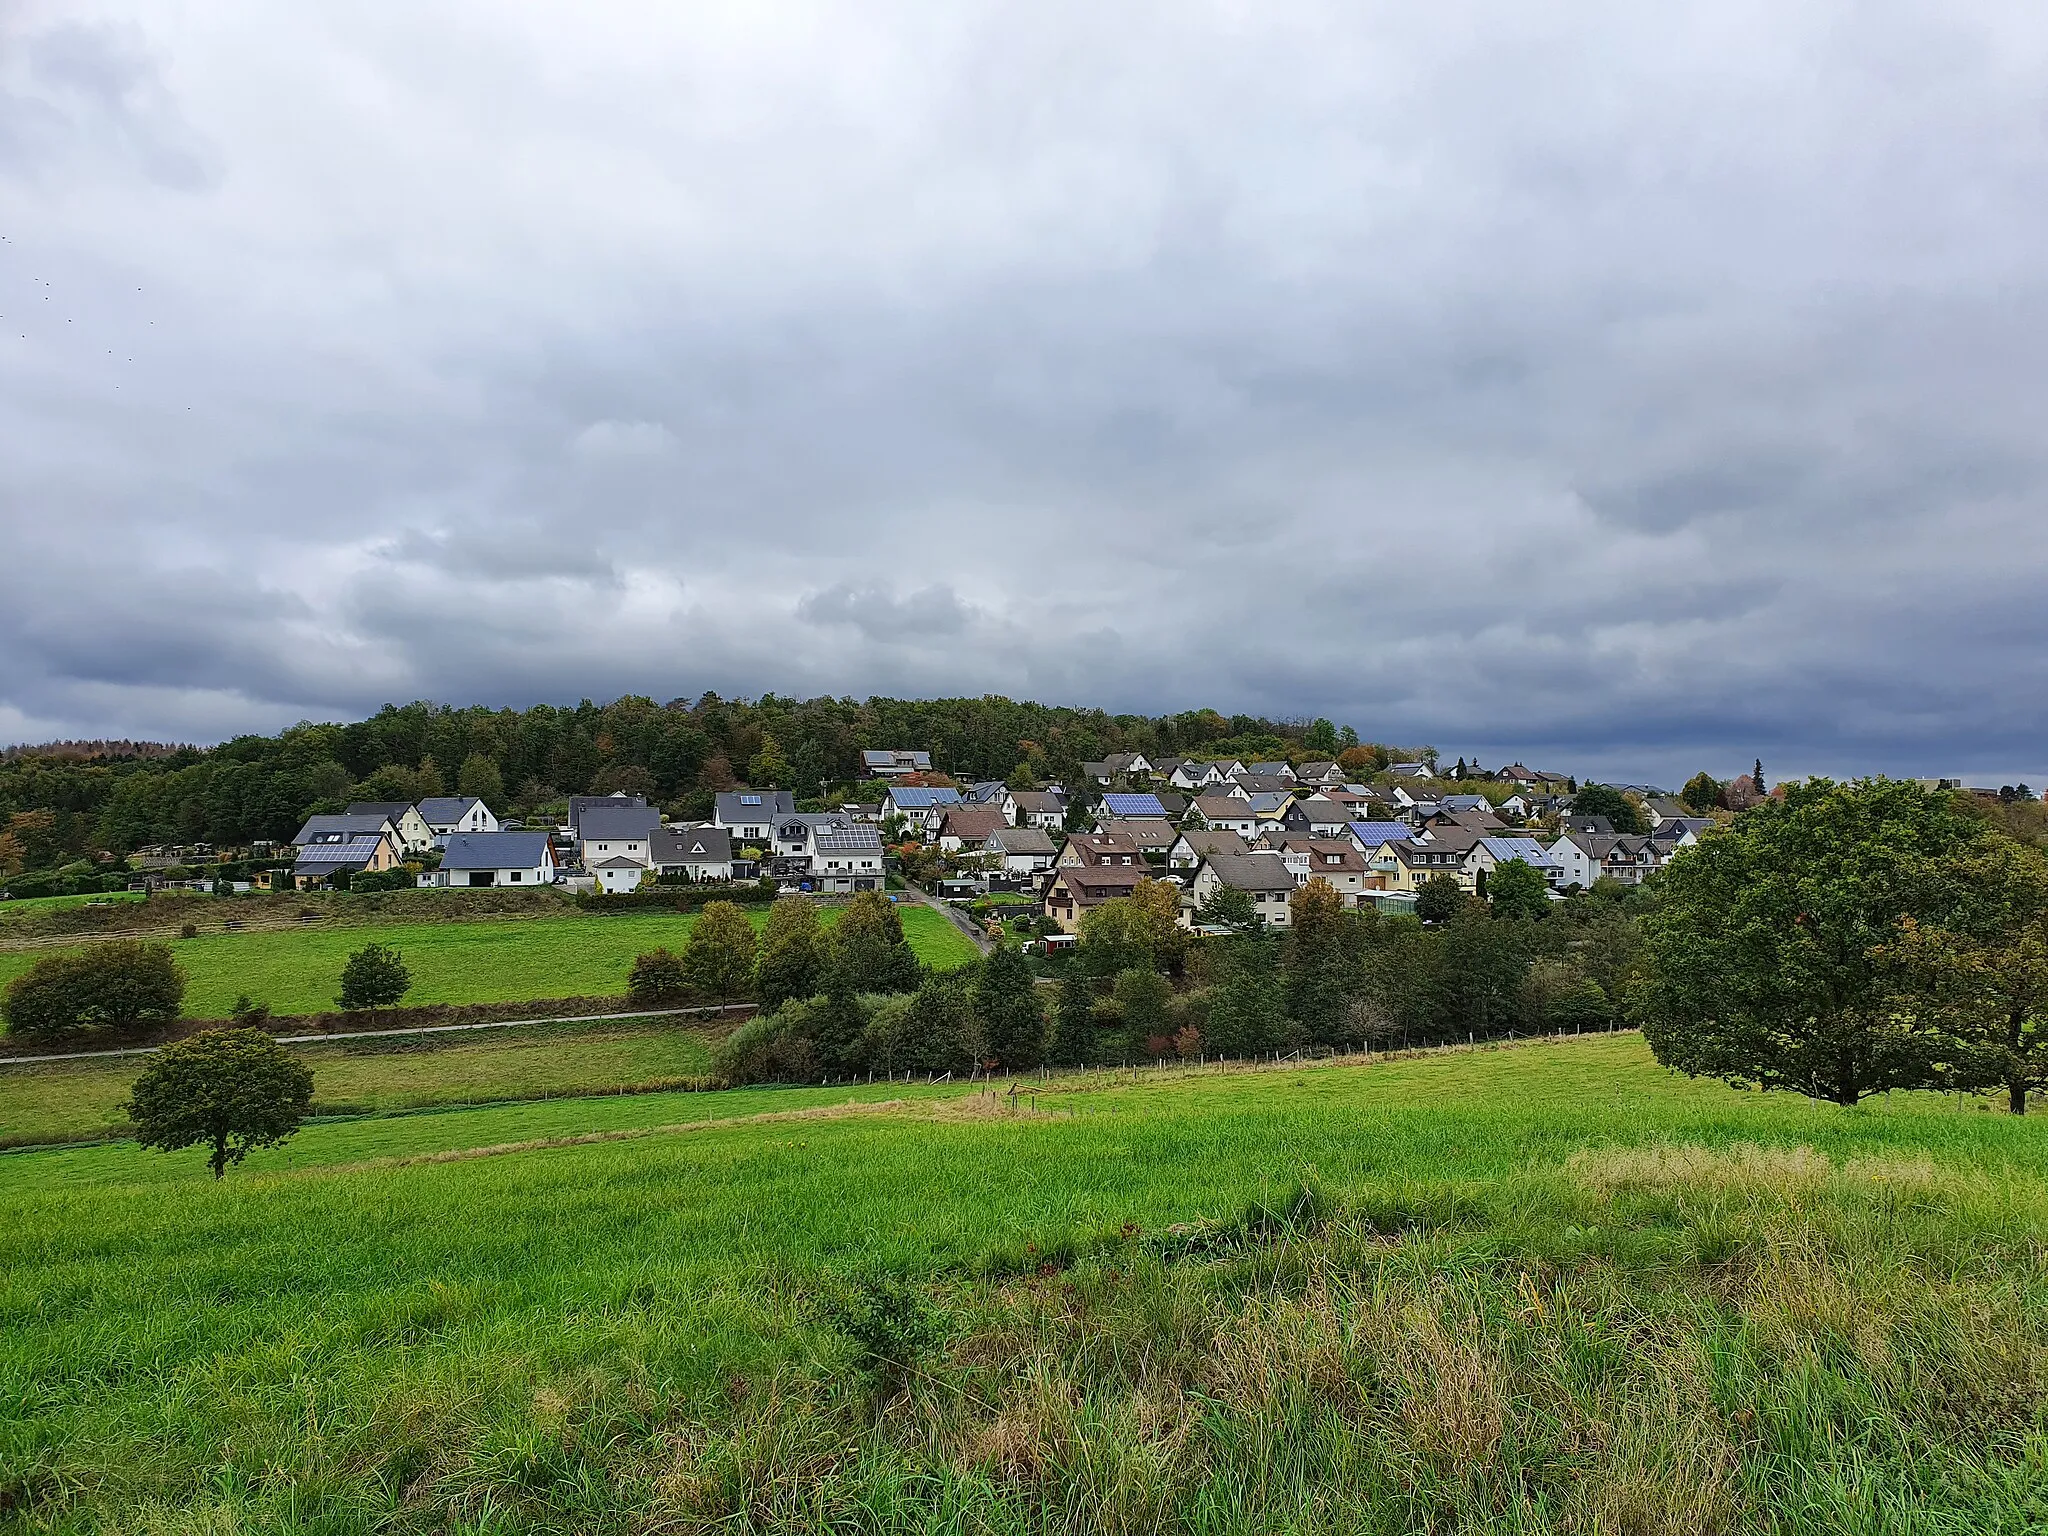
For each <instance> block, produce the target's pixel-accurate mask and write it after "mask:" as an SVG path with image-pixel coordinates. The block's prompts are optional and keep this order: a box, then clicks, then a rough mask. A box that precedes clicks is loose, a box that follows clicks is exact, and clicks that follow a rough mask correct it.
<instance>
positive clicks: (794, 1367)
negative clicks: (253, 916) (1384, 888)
mask: <svg viewBox="0 0 2048 1536" xmlns="http://www.w3.org/2000/svg"><path fill="white" fill-rule="evenodd" d="M317 1091H318V1092H321V1093H325V1092H326V1091H327V1090H326V1089H325V1087H324V1086H322V1087H321V1088H319V1089H318V1090H317ZM1038 1104H1039V1105H1040V1106H1041V1109H1042V1111H1045V1112H1041V1113H1037V1114H1032V1113H1010V1112H1008V1110H1007V1109H1006V1107H1005V1106H1004V1104H1003V1103H1002V1102H1001V1101H999V1100H997V1099H993V1098H990V1097H987V1096H983V1095H979V1094H977V1093H975V1092H974V1091H972V1090H968V1089H963V1088H961V1087H960V1086H959V1085H957V1084H947V1085H939V1086H936V1087H923V1086H918V1087H910V1086H907V1085H902V1084H876V1085H872V1086H870V1087H864V1088H862V1089H860V1090H858V1091H857V1092H849V1091H848V1090H846V1089H844V1088H839V1089H802V1090H770V1089H757V1090H745V1091H737V1092H730V1093H697V1094H647V1095H642V1096H639V1097H634V1098H624V1099H558V1100H553V1101H550V1102H546V1103H537V1104H511V1105H499V1106H492V1107H488V1108H478V1109H463V1110H451V1111H448V1112H445V1113H434V1114H418V1115H409V1116H402V1117H397V1118H388V1119H375V1120H356V1121H347V1122H327V1123H322V1124H318V1125H314V1126H312V1127H309V1128H308V1129H307V1130H305V1131H304V1132H302V1133H301V1134H300V1136H299V1137H298V1138H297V1139H296V1140H295V1141H293V1142H292V1143H290V1144H288V1145H287V1146H286V1147H285V1148H283V1149H280V1150H278V1151H275V1152H266V1153H257V1154H253V1155H252V1156H251V1158H250V1160H249V1162H248V1164H247V1165H246V1166H245V1167H244V1168H243V1169H241V1170H239V1171H237V1172H235V1173H231V1174H230V1175H229V1177H228V1179H227V1180H226V1182H225V1183H223V1184H220V1185H214V1184H213V1183H212V1182H211V1181H210V1180H209V1179H208V1178H207V1177H206V1174H205V1170H204V1167H203V1161H202V1160H201V1159H200V1158H199V1156H198V1154H196V1153H187V1154H182V1155H175V1156H167V1155H163V1154H153V1153H144V1152H142V1151H140V1150H139V1149H137V1148H135V1147H133V1146H131V1145H119V1144H116V1145H103V1146H92V1147H78V1148H68V1149H57V1150H50V1151H38V1152H30V1153H21V1154H15V1155H12V1156H9V1157H6V1158H4V1159H0V1170H4V1173H5V1177H4V1178H0V1403H5V1404H7V1405H8V1411H6V1412H5V1413H0V1476H4V1478H5V1482H0V1509H4V1510H5V1511H7V1514H6V1516H5V1518H7V1519H10V1520H12V1521H13V1522H14V1523H15V1525H16V1526H17V1527H18V1528H20V1529H24V1530H31V1531H34V1530H79V1531H84V1530H115V1529H121V1530H129V1529H133V1530H144V1529H146V1530H152V1531H194V1532H196V1531H213V1530H228V1529H264V1530H307V1531H310V1530H320V1531H327V1532H356V1531H363V1532H368V1531H411V1530H427V1529H435V1530H441V1529H451V1530H467V1531H561V1532H599V1531H644V1530H650V1529H662V1530H670V1531H686V1530H709V1529H714V1528H716V1529H734V1530H740V1529H744V1530H786V1531H792V1532H794V1531H810V1530H816V1529H818V1528H821V1527H825V1526H831V1527H834V1528H841V1529H848V1530H883V1529H889V1530H914V1531H934V1532H936V1531H941V1530H943V1531H1005V1530H1020V1531H1022V1530H1030V1531H1045V1530H1057V1531H1074V1532H1081V1531H1148V1532H1149V1531H1162V1530H1192V1531H1205V1532H1208V1531H1213V1532H1246V1533H1250V1532H1254V1531H1260V1532H1263V1531H1272V1530H1287V1531H1295V1532H1304V1533H1306V1532H1322V1531H1330V1532H1336V1531H1374V1532H1378V1531H1384V1532H1388V1533H1393V1532H1406V1531H1415V1530H1439V1531H1445V1532H1449V1531H1488V1532H1494V1531H1498V1532H1509V1531H1513V1532H1518V1533H1531V1532H1552V1531H1555V1532H1566V1531H1574V1532H1596V1531H1601V1532H1606V1531H1611V1532H1643V1533H1655V1532H1672V1533H1678V1532H1684V1533H1687V1536H1712V1533H1721V1532H1726V1533H1736V1532H1748V1531H1766V1530H1767V1531H1776V1532H1841V1533H1845V1536H1846V1533H1852V1532H1853V1533H1857V1536H1862V1533H1866V1532H1897V1533H1906V1532H1919V1531H1929V1530H1940V1531H1972V1532H1977V1531H1988V1532H2005V1531H2010V1532H2019V1531H2023V1530H2030V1529H2035V1528H2038V1526H2039V1524H2040V1522H2041V1521H2043V1520H2044V1519H2048V1502H2044V1495H2043V1492H2042V1490H2043V1488H2044V1478H2043V1469H2044V1467H2048V1266H2044V1263H2043V1260H2042V1258H2041V1255H2042V1253H2043V1251H2044V1247H2048V1194H2044V1191H2043V1187H2042V1184H2041V1180H2040V1170H2041V1168H2042V1163H2043V1155H2044V1153H2048V1130H2044V1129H2043V1127H2042V1126H2041V1125H2040V1124H2039V1123H2037V1122H2035V1121H2033V1120H2031V1119H2018V1118H2014V1117H2010V1116H2006V1115H2003V1114H1995V1113H1989V1112H1986V1111H1984V1110H1982V1109H1980V1108H1979V1107H1978V1106H1977V1105H1976V1104H1975V1103H1974V1102H1967V1101H1962V1102H1959V1101H1958V1100H1956V1099H1955V1098H1953V1097H1951V1098H1937V1097H1934V1096H1926V1095H1921V1096H1913V1097H1910V1098H1907V1097H1901V1098H1897V1099H1894V1100H1892V1101H1889V1102H1884V1103H1879V1104H1873V1105H1870V1106H1867V1107H1864V1108H1859V1109H1855V1110H1843V1109H1839V1108H1836V1107H1834V1106H1831V1105H1824V1104H1817V1103H1812V1102H1809V1101H1805V1100H1796V1099H1789V1098H1782V1097H1776V1096H1770V1097H1765V1096H1759V1095H1753V1094H1744V1093H1739V1092H1735V1091H1732V1090H1729V1089H1726V1088H1724V1087H1721V1086H1719V1085H1716V1084H1709V1083H1695V1082H1689V1081H1686V1080H1682V1079H1676V1078H1673V1077H1671V1076H1669V1075H1668V1074H1666V1073H1665V1072H1663V1071H1662V1070H1661V1069H1660V1068H1658V1067H1657V1066H1656V1065H1655V1063H1654V1062H1652V1061H1651V1060H1650V1058H1649V1056H1648V1053H1647V1051H1646V1050H1645V1049H1644V1047H1643V1046H1642V1044H1641V1042H1640V1041H1639V1040H1637V1039H1635V1038H1634V1037H1632V1036H1613V1037H1589V1038H1586V1039H1583V1040H1576V1041H1567V1042H1558V1043H1546V1044H1541V1045H1528V1046H1521V1047H1515V1048H1509V1049H1503V1050H1493V1051H1480V1052H1477V1053H1470V1054H1466V1053H1459V1054H1452V1055H1445V1056H1435V1057H1416V1058H1403V1059H1396V1060H1392V1061H1378V1062H1375V1063H1372V1064H1370V1065H1357V1064H1350V1065H1332V1066H1321V1067H1310V1068H1294V1067H1288V1068H1280V1069H1271V1068H1269V1069H1264V1070H1255V1071H1243V1070H1240V1071H1230V1072H1208V1073H1202V1072H1193V1073H1181V1072H1177V1071H1168V1072H1162V1073H1137V1074H1130V1073H1126V1074H1104V1075H1099V1076H1085V1077H1077V1078H1071V1079H1061V1080H1056V1081H1055V1082H1053V1083H1051V1084H1048V1085H1046V1086H1045V1088H1044V1089H1043V1090H1041V1092H1040V1094H1039V1096H1038ZM759 1116H774V1117H775V1118H750V1117H759ZM607 1135H608V1136H615V1137H618V1138H620V1139H613V1140H604V1141H588V1142H584V1143H580V1144H570V1145H553V1146H540V1145H533V1144H534V1143H538V1142H543V1141H548V1140H554V1141H562V1140H565V1139H567V1138H573V1137H578V1136H583V1137H592V1136H607ZM521 1144H526V1145H524V1146H523V1147H522V1146H521Z"/></svg>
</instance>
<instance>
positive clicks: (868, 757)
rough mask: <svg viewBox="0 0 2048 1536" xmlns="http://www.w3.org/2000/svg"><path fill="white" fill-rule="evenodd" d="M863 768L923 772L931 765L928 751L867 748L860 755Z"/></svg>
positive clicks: (930, 756)
mask: <svg viewBox="0 0 2048 1536" xmlns="http://www.w3.org/2000/svg"><path fill="white" fill-rule="evenodd" d="M860 761H861V766H862V767H864V768H909V769H913V770H915V771H916V772H918V773H923V772H925V771H926V770H928V769H929V768H930V767H931V765H932V755H931V753H929V752H891V751H888V750H885V749H877V748H872V747H871V748H868V749H866V750H864V751H863V752H862V753H861V755H860Z"/></svg>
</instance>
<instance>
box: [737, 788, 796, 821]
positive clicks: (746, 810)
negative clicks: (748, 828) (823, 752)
mask: <svg viewBox="0 0 2048 1536" xmlns="http://www.w3.org/2000/svg"><path fill="white" fill-rule="evenodd" d="M795 809H796V794H795V792H794V791H793V790H787V789H729V790H727V791H725V793H723V794H721V795H720V796H719V797H718V805H717V816H718V820H719V821H721V822H724V823H727V824H731V823H734V822H741V821H743V822H746V823H748V824H749V825H752V824H753V823H754V822H757V821H773V820H774V819H775V818H776V817H778V816H786V815H788V814H789V813H790V812H792V811H794V810H795Z"/></svg>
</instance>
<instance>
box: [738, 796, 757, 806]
mask: <svg viewBox="0 0 2048 1536" xmlns="http://www.w3.org/2000/svg"><path fill="white" fill-rule="evenodd" d="M760 803H761V797H760V796H759V795H741V796H740V804H741V805H759V804H760Z"/></svg>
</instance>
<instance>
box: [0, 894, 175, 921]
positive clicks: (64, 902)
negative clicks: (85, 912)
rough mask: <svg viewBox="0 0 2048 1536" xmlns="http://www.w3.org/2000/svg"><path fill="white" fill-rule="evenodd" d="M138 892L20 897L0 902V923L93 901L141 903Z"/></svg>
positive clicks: (59, 910)
mask: <svg viewBox="0 0 2048 1536" xmlns="http://www.w3.org/2000/svg"><path fill="white" fill-rule="evenodd" d="M142 899H143V894H142V892H140V891H112V892H109V893H108V894H106V895H104V896H22V897H18V898H16V899H15V900H13V901H0V923H5V922H7V921H8V920H9V919H11V918H22V917H30V916H33V915H34V914H35V913H38V912H61V911H64V910H66V909H67V908H70V907H82V906H85V905H86V904H87V903H89V902H95V901H141V900H142Z"/></svg>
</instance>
